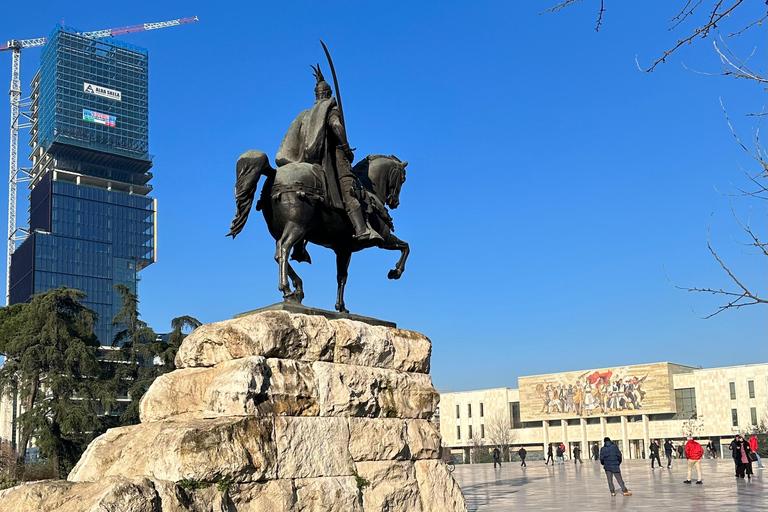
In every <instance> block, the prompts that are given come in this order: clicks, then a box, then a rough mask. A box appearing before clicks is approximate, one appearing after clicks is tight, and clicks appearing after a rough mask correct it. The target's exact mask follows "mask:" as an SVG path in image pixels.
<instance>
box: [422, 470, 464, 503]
mask: <svg viewBox="0 0 768 512" xmlns="http://www.w3.org/2000/svg"><path fill="white" fill-rule="evenodd" d="M414 465H415V467H416V480H417V481H418V484H419V496H420V497H421V505H422V507H423V509H424V511H425V512H431V511H433V510H434V511H437V510H440V511H443V510H445V511H451V512H466V511H467V502H466V501H465V500H464V495H463V494H461V489H459V485H458V484H457V483H456V481H455V480H454V479H453V476H452V475H451V473H450V471H448V468H447V467H446V466H445V463H444V462H443V461H441V460H417V461H416V462H415V463H414Z"/></svg>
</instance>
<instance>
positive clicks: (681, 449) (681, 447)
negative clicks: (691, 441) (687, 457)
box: [677, 443, 685, 459]
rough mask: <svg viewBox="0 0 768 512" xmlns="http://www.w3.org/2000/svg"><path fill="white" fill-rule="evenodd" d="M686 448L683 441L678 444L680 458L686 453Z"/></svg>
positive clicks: (678, 456)
mask: <svg viewBox="0 0 768 512" xmlns="http://www.w3.org/2000/svg"><path fill="white" fill-rule="evenodd" d="M684 450H685V447H684V446H683V443H680V444H679V445H677V458H678V459H682V458H683V454H684V453H685V452H684Z"/></svg>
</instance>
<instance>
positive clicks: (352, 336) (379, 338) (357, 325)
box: [331, 320, 397, 369]
mask: <svg viewBox="0 0 768 512" xmlns="http://www.w3.org/2000/svg"><path fill="white" fill-rule="evenodd" d="M331 326H332V327H333V330H334V332H335V349H334V355H333V362H334V363H339V364H353V365H358V366H375V367H378V368H390V369H391V368H392V362H393V361H394V358H395V349H394V346H393V345H392V340H391V339H390V336H389V331H390V330H395V331H396V330H397V329H392V328H391V327H390V328H388V327H381V326H377V325H368V324H364V323H362V322H352V321H350V320H332V321H331Z"/></svg>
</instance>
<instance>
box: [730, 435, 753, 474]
mask: <svg viewBox="0 0 768 512" xmlns="http://www.w3.org/2000/svg"><path fill="white" fill-rule="evenodd" d="M728 449H729V450H731V455H732V456H733V462H734V464H736V478H744V475H745V474H746V475H747V478H748V479H749V480H752V474H753V473H752V461H753V460H757V456H756V455H757V454H755V455H752V454H753V453H754V452H753V451H752V449H751V448H750V447H749V443H748V442H747V441H745V440H744V438H743V437H741V436H736V439H734V440H733V441H731V445H730V446H729V447H728Z"/></svg>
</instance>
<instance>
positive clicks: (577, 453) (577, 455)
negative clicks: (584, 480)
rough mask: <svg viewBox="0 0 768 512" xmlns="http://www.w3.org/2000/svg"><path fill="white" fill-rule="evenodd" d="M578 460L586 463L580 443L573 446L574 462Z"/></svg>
mask: <svg viewBox="0 0 768 512" xmlns="http://www.w3.org/2000/svg"><path fill="white" fill-rule="evenodd" d="M576 462H581V463H582V464H584V461H583V460H581V447H580V446H579V445H576V446H574V447H573V463H574V464H576Z"/></svg>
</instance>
